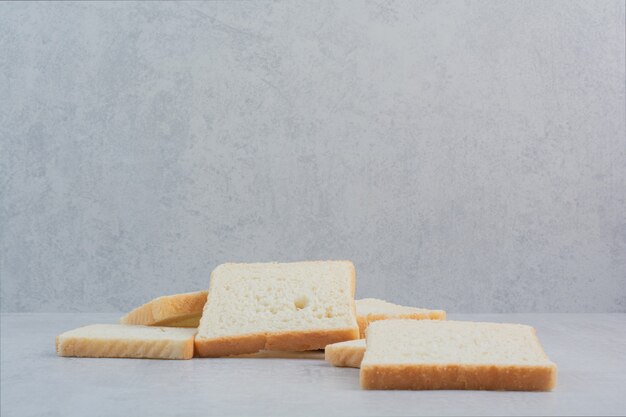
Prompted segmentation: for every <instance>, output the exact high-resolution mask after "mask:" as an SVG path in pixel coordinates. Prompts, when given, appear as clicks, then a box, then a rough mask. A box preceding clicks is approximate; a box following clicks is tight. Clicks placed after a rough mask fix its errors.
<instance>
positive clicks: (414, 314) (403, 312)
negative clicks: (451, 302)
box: [356, 298, 446, 339]
mask: <svg viewBox="0 0 626 417" xmlns="http://www.w3.org/2000/svg"><path fill="white" fill-rule="evenodd" d="M356 316H357V321H358V323H359V332H360V334H361V339H363V338H365V329H367V326H368V325H369V324H370V323H371V322H373V321H377V320H389V319H413V320H445V319H446V312H445V311H443V310H428V309H426V308H416V307H405V306H401V305H397V304H393V303H389V302H387V301H383V300H379V299H377V298H364V299H362V300H356Z"/></svg>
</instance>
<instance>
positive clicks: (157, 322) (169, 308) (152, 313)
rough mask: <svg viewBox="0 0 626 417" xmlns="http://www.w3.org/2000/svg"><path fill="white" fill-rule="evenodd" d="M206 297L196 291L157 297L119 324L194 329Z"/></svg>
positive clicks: (205, 293)
mask: <svg viewBox="0 0 626 417" xmlns="http://www.w3.org/2000/svg"><path fill="white" fill-rule="evenodd" d="M206 296H207V292H206V291H196V292H188V293H184V294H175V295H166V296H163V297H158V298H155V299H154V300H152V301H149V302H147V303H146V304H144V305H142V306H140V307H137V308H136V309H134V310H133V311H131V312H130V313H128V314H127V315H125V316H124V317H122V318H121V319H120V323H121V324H140V325H144V326H168V327H194V328H196V327H198V324H199V322H200V316H202V308H204V303H205V302H206Z"/></svg>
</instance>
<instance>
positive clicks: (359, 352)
mask: <svg viewBox="0 0 626 417" xmlns="http://www.w3.org/2000/svg"><path fill="white" fill-rule="evenodd" d="M364 355H365V345H363V346H341V344H332V345H329V346H326V350H325V351H324V359H325V360H326V362H328V363H330V364H331V365H333V366H338V367H346V368H359V367H360V366H361V361H362V360H363V356H364Z"/></svg>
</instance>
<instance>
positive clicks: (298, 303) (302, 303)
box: [293, 295, 309, 310]
mask: <svg viewBox="0 0 626 417" xmlns="http://www.w3.org/2000/svg"><path fill="white" fill-rule="evenodd" d="M293 305H294V306H295V307H296V309H298V310H302V309H303V308H306V306H308V305H309V298H308V297H307V296H306V295H301V296H300V297H298V298H296V299H295V300H293Z"/></svg>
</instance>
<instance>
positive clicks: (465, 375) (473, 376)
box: [360, 364, 557, 391]
mask: <svg viewBox="0 0 626 417" xmlns="http://www.w3.org/2000/svg"><path fill="white" fill-rule="evenodd" d="M556 375H557V372H556V365H554V364H552V365H545V366H513V365H511V366H497V365H461V364H449V365H428V364H425V365H415V364H413V365H411V364H406V365H404V364H402V365H363V366H362V367H361V373H360V382H361V388H363V389H368V390H496V391H502V390H507V391H550V390H552V389H553V388H554V386H555V385H556Z"/></svg>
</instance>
